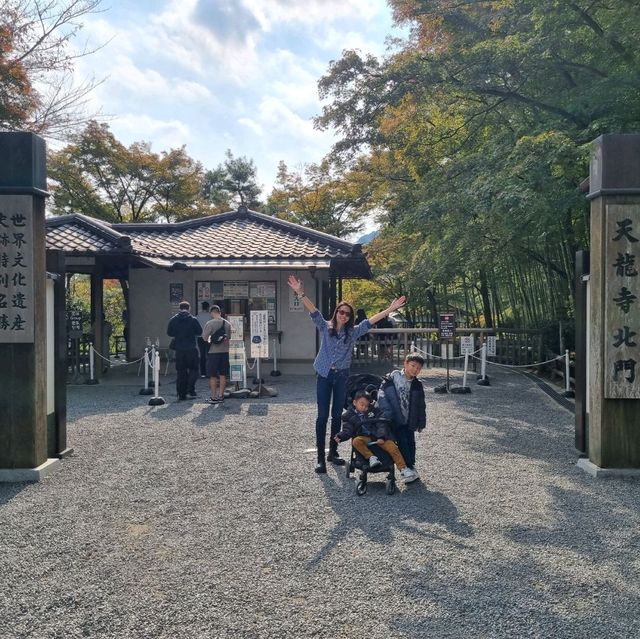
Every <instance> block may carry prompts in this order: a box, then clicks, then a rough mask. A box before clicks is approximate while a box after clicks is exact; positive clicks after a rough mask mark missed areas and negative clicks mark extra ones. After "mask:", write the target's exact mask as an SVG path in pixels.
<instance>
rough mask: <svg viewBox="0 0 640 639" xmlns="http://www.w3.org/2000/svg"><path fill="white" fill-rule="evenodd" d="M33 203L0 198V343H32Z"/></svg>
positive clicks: (27, 199) (23, 198) (14, 197)
mask: <svg viewBox="0 0 640 639" xmlns="http://www.w3.org/2000/svg"><path fill="white" fill-rule="evenodd" d="M33 218H34V216H33V203H32V198H31V196H26V195H9V196H3V197H1V198H0V343H9V344H12V343H26V342H33V341H34V328H33V326H34V310H33V309H34V286H33V261H34V246H33Z"/></svg>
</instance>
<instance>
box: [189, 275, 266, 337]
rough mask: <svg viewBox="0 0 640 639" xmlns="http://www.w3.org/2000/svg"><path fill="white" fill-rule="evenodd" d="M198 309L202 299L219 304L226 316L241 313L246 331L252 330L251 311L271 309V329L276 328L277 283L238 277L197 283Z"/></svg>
mask: <svg viewBox="0 0 640 639" xmlns="http://www.w3.org/2000/svg"><path fill="white" fill-rule="evenodd" d="M196 299H197V301H198V310H200V308H201V303H202V302H209V303H210V304H217V305H218V306H219V307H220V308H221V309H222V312H223V313H224V314H225V315H242V316H243V318H244V327H245V334H247V331H248V329H249V311H265V310H266V311H268V317H269V329H270V330H273V331H275V330H276V325H277V315H276V308H277V306H276V283H275V282H248V281H242V280H239V281H236V280H224V281H217V282H215V281H199V282H196Z"/></svg>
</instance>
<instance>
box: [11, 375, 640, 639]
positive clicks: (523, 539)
mask: <svg viewBox="0 0 640 639" xmlns="http://www.w3.org/2000/svg"><path fill="white" fill-rule="evenodd" d="M426 374H427V377H426V378H425V384H426V385H427V387H428V388H429V389H431V388H433V387H434V386H435V385H436V384H437V383H440V382H441V378H440V377H439V375H440V374H441V372H440V371H433V370H431V371H427V372H426ZM456 374H457V373H456ZM436 376H438V378H437V379H436ZM170 379H171V377H169V378H166V380H165V378H163V387H162V389H161V390H162V392H163V394H164V395H165V398H167V399H170V400H174V399H175V395H174V393H173V388H172V387H171V386H170V385H168V384H165V383H164V382H166V381H167V380H170ZM492 382H493V385H492V386H491V387H488V388H481V387H475V386H474V387H473V393H472V394H471V395H437V394H433V393H431V392H428V395H427V400H428V410H429V416H428V422H429V427H428V431H427V432H425V433H423V434H422V435H421V436H420V438H419V441H418V464H417V467H418V468H419V470H420V472H421V474H422V477H423V482H421V483H418V482H416V483H415V484H412V485H410V486H407V487H402V488H401V489H400V491H399V492H398V493H397V494H395V495H393V496H387V495H386V494H385V492H384V489H383V484H382V483H381V482H380V483H378V480H377V479H372V482H371V484H370V487H369V492H368V493H367V495H365V496H364V497H357V496H356V494H355V487H354V481H353V479H351V480H348V479H347V478H346V477H345V475H344V471H343V469H340V470H339V471H336V470H335V469H333V468H330V469H329V473H328V474H327V475H326V476H322V477H318V476H316V475H314V473H313V472H312V470H311V469H312V466H313V462H314V454H313V452H309V449H310V448H311V446H312V442H313V435H312V431H313V421H314V414H315V412H314V381H313V378H312V377H311V376H309V377H299V378H287V377H280V378H277V379H276V380H275V384H276V385H277V387H278V388H279V391H280V395H279V396H278V397H277V398H274V399H269V400H267V399H255V400H242V401H240V400H235V401H233V400H229V401H227V403H226V405H225V407H224V408H216V407H212V406H209V405H207V404H205V403H204V401H202V400H199V401H195V402H190V403H176V402H174V401H171V403H169V404H167V405H166V406H162V407H160V408H155V409H153V408H150V407H149V406H147V403H146V402H147V399H148V398H145V397H141V396H138V395H137V382H136V381H135V380H133V385H128V384H127V383H125V382H124V381H121V383H120V382H118V380H117V379H115V380H112V381H111V382H110V383H108V384H101V385H99V386H95V387H89V386H86V387H70V388H69V440H70V441H69V443H70V445H71V446H72V447H73V448H74V449H75V454H74V455H73V456H72V457H70V458H68V459H65V460H64V461H63V464H62V466H63V468H62V470H61V471H60V472H59V473H57V474H55V475H54V476H51V477H50V478H47V479H46V480H45V481H43V482H42V483H40V484H33V485H18V484H13V485H4V486H0V575H1V577H2V582H1V583H2V588H0V619H1V620H2V629H1V630H0V635H2V637H7V639H9V638H17V637H20V638H22V637H24V638H27V637H28V638H30V639H31V638H35V639H39V638H48V637H59V638H64V639H71V638H75V637H78V638H79V637H96V638H98V637H99V638H105V637H109V638H118V639H126V638H136V639H137V638H140V639H142V638H144V639H148V638H155V637H162V638H167V639H169V638H171V639H175V638H183V637H184V638H189V639H199V638H203V639H204V638H216V639H217V638H227V637H228V638H230V639H231V638H233V639H240V638H254V637H255V638H261V639H262V638H265V639H266V638H280V637H292V638H293V637H296V638H301V637H302V638H305V637H326V638H328V639H329V638H331V639H333V638H349V639H352V638H354V637H376V638H387V637H406V638H415V637H429V638H434V639H439V638H441V637H452V638H453V637H455V638H462V637H464V638H465V639H478V638H492V637H500V638H520V637H539V638H551V637H553V638H562V637H580V638H583V637H616V638H627V637H628V638H632V637H633V638H635V637H638V636H640V597H639V595H640V574H639V573H640V562H639V560H638V557H639V554H638V551H639V550H640V548H639V541H638V531H639V530H640V514H639V513H638V506H637V504H638V503H640V498H639V495H638V493H639V489H640V483H639V482H638V481H637V480H620V479H614V480H595V479H593V478H591V477H589V476H587V475H585V474H583V473H582V472H581V471H580V470H578V469H577V468H576V466H575V462H576V453H575V450H574V449H573V445H572V442H573V416H572V415H571V413H570V412H568V411H567V410H565V409H564V408H562V407H560V406H559V405H557V404H556V403H555V402H554V401H553V400H552V399H550V398H549V397H548V396H547V395H545V394H544V393H543V392H542V391H541V390H540V389H539V388H538V387H537V386H536V385H535V384H534V383H533V382H532V381H531V380H529V379H527V378H525V377H524V376H522V375H518V374H512V373H502V372H498V373H496V375H495V376H494V377H492ZM202 390H203V391H204V386H203V388H202ZM169 391H172V392H169ZM203 397H204V393H203ZM342 450H343V451H344V452H345V453H346V450H347V449H346V445H343V446H342Z"/></svg>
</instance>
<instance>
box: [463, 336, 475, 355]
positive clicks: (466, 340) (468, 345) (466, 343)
mask: <svg viewBox="0 0 640 639" xmlns="http://www.w3.org/2000/svg"><path fill="white" fill-rule="evenodd" d="M471 353H473V335H463V336H462V337H461V338H460V355H471Z"/></svg>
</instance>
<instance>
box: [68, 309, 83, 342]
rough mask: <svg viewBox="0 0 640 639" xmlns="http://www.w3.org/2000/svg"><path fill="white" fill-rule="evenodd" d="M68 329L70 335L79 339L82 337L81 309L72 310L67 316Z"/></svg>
mask: <svg viewBox="0 0 640 639" xmlns="http://www.w3.org/2000/svg"><path fill="white" fill-rule="evenodd" d="M67 329H68V331H69V337H71V338H72V339H78V338H79V337H82V313H80V312H79V311H71V312H70V313H69V314H68V316H67Z"/></svg>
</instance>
